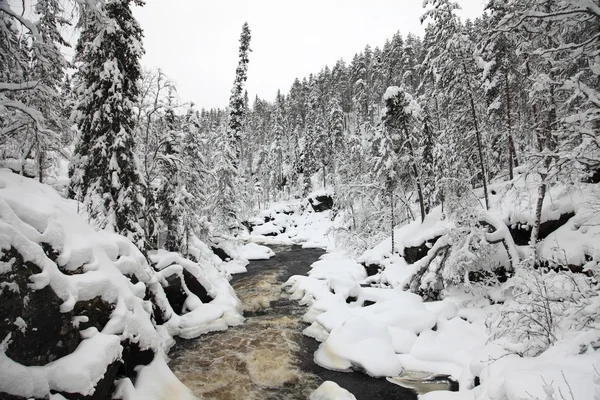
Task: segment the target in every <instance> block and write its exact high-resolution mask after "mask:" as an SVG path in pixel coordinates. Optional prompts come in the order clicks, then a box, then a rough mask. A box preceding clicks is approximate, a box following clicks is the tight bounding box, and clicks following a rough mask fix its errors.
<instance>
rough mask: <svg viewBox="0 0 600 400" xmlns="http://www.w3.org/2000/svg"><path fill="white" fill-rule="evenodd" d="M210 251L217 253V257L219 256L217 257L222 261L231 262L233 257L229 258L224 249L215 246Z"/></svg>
mask: <svg viewBox="0 0 600 400" xmlns="http://www.w3.org/2000/svg"><path fill="white" fill-rule="evenodd" d="M210 249H211V250H212V251H213V253H215V254H216V255H217V256H218V257H219V258H220V259H221V260H222V261H229V260H231V257H230V256H229V254H227V253H226V252H225V250H223V249H221V248H219V247H215V246H212V247H211V248H210Z"/></svg>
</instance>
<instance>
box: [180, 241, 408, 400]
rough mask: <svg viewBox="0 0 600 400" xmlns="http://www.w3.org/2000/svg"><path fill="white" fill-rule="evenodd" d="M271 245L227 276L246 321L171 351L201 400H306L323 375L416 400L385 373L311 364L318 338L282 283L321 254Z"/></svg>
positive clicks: (377, 393)
mask: <svg viewBox="0 0 600 400" xmlns="http://www.w3.org/2000/svg"><path fill="white" fill-rule="evenodd" d="M273 250H274V251H275V252H276V256H275V257H273V258H271V259H269V260H260V261H253V262H251V263H250V264H249V265H248V266H247V269H248V273H246V274H240V275H235V276H234V279H233V280H232V285H233V287H234V289H235V291H236V293H237V295H238V297H239V298H240V300H241V301H242V304H243V306H244V316H245V317H246V318H247V319H246V321H245V322H244V324H243V325H241V326H238V327H234V328H230V329H229V330H227V331H225V332H213V333H210V334H207V335H203V336H201V337H199V338H198V339H195V340H186V341H178V343H177V345H176V346H175V348H174V349H173V351H172V352H171V353H170V354H169V357H171V361H170V364H169V365H170V367H171V369H172V370H173V372H174V373H175V375H176V376H177V377H178V378H179V379H180V380H181V381H182V382H183V383H184V384H185V385H187V386H188V387H189V388H190V389H191V390H192V391H193V392H194V394H195V395H196V396H198V397H199V398H201V399H222V400H229V399H244V400H246V399H248V400H258V399H261V400H262V399H273V400H275V399H277V400H279V399H290V400H292V399H307V398H308V395H309V394H310V393H311V392H312V391H313V390H315V389H316V388H317V387H318V386H319V385H320V384H321V383H322V382H323V381H325V380H331V381H334V382H336V383H337V384H338V385H340V386H341V387H343V388H345V389H347V390H349V391H350V392H351V393H353V394H354V395H355V396H356V398H357V399H358V400H361V399H365V400H367V399H369V400H377V399H386V400H387V399H399V400H405V399H406V400H409V399H416V395H415V394H414V392H412V391H411V390H408V389H404V388H402V387H400V386H397V385H395V384H393V383H390V382H388V381H387V380H386V379H385V378H372V377H369V376H367V375H365V374H363V373H360V372H351V373H348V372H336V371H330V370H327V369H324V368H321V367H319V366H317V365H316V364H315V363H314V362H313V353H314V351H315V350H316V349H317V347H318V345H319V343H318V342H316V341H315V340H314V339H311V338H308V337H306V336H304V335H302V330H303V329H304V328H305V327H306V326H307V325H306V324H305V323H304V322H302V315H303V314H304V313H305V312H306V307H303V306H299V305H298V304H297V302H295V301H291V300H289V299H288V298H287V295H286V294H285V293H284V292H282V290H281V284H282V283H284V282H285V281H286V280H287V279H288V278H289V277H290V276H292V275H299V274H302V275H305V274H306V273H307V271H308V270H309V268H310V265H311V264H312V263H313V262H315V261H316V260H317V259H318V258H319V257H320V256H321V254H323V251H322V250H319V249H302V248H301V247H299V246H293V247H274V248H273Z"/></svg>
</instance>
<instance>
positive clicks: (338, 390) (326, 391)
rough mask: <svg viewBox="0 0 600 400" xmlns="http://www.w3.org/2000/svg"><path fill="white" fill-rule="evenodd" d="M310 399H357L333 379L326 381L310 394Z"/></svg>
mask: <svg viewBox="0 0 600 400" xmlns="http://www.w3.org/2000/svg"><path fill="white" fill-rule="evenodd" d="M308 399H309V400H356V397H354V395H353V394H352V393H350V392H349V391H347V390H346V389H344V388H342V387H340V386H339V385H338V384H337V383H335V382H332V381H325V382H323V383H322V384H321V386H319V387H318V388H317V389H316V390H315V391H314V392H312V393H311V394H310V397H309V398H308Z"/></svg>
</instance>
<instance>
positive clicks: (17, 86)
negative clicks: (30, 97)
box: [0, 81, 39, 92]
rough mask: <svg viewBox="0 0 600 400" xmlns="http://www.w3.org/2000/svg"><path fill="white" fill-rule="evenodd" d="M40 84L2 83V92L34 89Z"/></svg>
mask: <svg viewBox="0 0 600 400" xmlns="http://www.w3.org/2000/svg"><path fill="white" fill-rule="evenodd" d="M38 83H39V81H29V82H21V83H8V82H0V92H4V91H17V90H27V89H33V88H34V87H36V86H37V85H38Z"/></svg>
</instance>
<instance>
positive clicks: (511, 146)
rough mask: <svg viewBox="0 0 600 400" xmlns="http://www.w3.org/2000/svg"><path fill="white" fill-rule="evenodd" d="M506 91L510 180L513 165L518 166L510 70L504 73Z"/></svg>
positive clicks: (512, 175)
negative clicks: (511, 115) (514, 138)
mask: <svg viewBox="0 0 600 400" xmlns="http://www.w3.org/2000/svg"><path fill="white" fill-rule="evenodd" d="M504 89H505V90H504V92H505V94H506V128H507V132H508V175H509V177H510V180H513V178H514V172H513V166H518V165H519V164H518V161H517V155H516V153H515V142H514V141H513V135H512V121H511V118H510V88H509V86H508V71H505V73H504Z"/></svg>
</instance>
